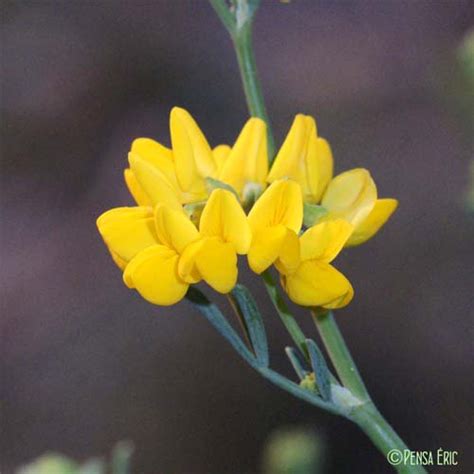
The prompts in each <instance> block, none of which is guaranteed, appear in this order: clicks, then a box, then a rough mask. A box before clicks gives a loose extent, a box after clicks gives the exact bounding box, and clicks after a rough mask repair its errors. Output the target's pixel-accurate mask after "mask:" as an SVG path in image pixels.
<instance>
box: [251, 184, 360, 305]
mask: <svg viewBox="0 0 474 474" xmlns="http://www.w3.org/2000/svg"><path fill="white" fill-rule="evenodd" d="M248 219H249V224H250V227H251V229H252V244H251V246H250V250H249V253H248V261H249V265H250V268H251V269H252V270H253V271H254V272H256V273H261V272H263V271H264V270H266V269H267V268H268V267H269V266H270V265H272V264H274V265H275V266H276V268H277V269H278V271H279V272H280V274H281V281H282V286H283V287H284V288H285V290H286V292H287V293H288V296H289V297H290V299H291V300H292V301H294V302H295V303H298V304H300V305H303V306H322V307H325V308H340V307H342V306H345V305H346V304H348V303H349V302H350V300H351V299H352V296H353V294H354V292H353V289H352V286H351V284H350V283H349V281H348V280H347V279H346V278H345V277H344V275H342V274H341V273H340V272H338V271H337V270H336V269H335V268H334V267H333V266H332V265H330V262H331V261H332V260H333V259H334V258H335V257H336V256H337V254H338V253H339V252H340V250H341V249H342V247H343V246H344V244H345V243H346V241H347V239H348V238H349V236H350V235H351V233H352V231H353V226H352V225H351V224H349V223H348V222H346V221H345V220H342V219H333V220H331V221H328V222H323V223H320V224H318V225H316V226H313V227H311V228H310V229H308V230H307V231H306V232H305V233H304V234H303V235H302V236H301V237H298V233H299V232H300V230H301V226H302V222H303V198H302V193H301V187H300V186H299V184H298V183H296V182H295V181H292V180H276V181H274V182H273V183H272V184H271V185H270V187H269V188H268V189H267V190H266V191H265V192H264V193H263V195H262V196H261V197H260V198H259V199H258V200H257V202H256V203H255V205H254V207H253V208H252V210H251V211H250V213H249V216H248Z"/></svg>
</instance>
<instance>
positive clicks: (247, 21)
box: [209, 0, 275, 164]
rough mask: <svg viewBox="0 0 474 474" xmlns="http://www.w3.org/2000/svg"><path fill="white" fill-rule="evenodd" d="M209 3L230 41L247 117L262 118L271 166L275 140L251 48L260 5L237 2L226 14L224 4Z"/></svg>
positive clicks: (221, 0) (220, 1)
mask: <svg viewBox="0 0 474 474" xmlns="http://www.w3.org/2000/svg"><path fill="white" fill-rule="evenodd" d="M209 2H210V4H211V6H212V7H213V8H214V10H215V12H216V13H217V16H218V17H219V18H220V20H221V21H222V23H223V24H224V26H225V27H226V29H227V31H228V32H229V34H230V37H231V38H232V42H233V45H234V49H235V52H236V55H237V61H238V63H239V71H240V77H241V79H242V84H243V87H244V93H245V99H246V102H247V107H248V110H249V112H250V115H251V116H253V117H259V118H261V119H262V120H263V121H264V122H265V123H266V124H267V141H268V161H269V163H270V164H271V162H272V161H273V158H274V156H275V140H274V138H273V133H272V128H271V124H270V120H269V118H268V114H267V110H266V107H265V101H264V100H263V93H262V86H261V84H260V80H259V78H258V73H257V64H256V61H255V54H254V51H253V46H252V24H253V19H254V17H255V13H256V11H257V8H258V4H259V1H258V0H236V1H235V2H234V10H235V11H231V10H229V7H228V5H227V3H226V2H225V0H209ZM250 3H252V5H250Z"/></svg>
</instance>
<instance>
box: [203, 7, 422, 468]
mask: <svg viewBox="0 0 474 474" xmlns="http://www.w3.org/2000/svg"><path fill="white" fill-rule="evenodd" d="M210 2H211V5H212V6H213V7H214V9H215V10H216V12H217V14H218V15H219V18H220V19H221V21H222V23H223V24H224V25H225V27H226V28H227V30H228V31H229V33H230V35H231V37H232V41H233V43H234V48H235V51H236V54H237V59H238V63H239V68H240V75H241V79H242V83H243V87H244V92H245V98H246V101H247V106H248V109H249V112H250V114H251V115H253V116H256V117H260V118H261V119H263V120H264V121H265V122H266V124H267V133H268V153H269V162H270V164H271V162H272V161H273V158H274V155H275V145H274V139H273V134H272V130H271V126H270V121H269V119H268V115H267V111H266V108H265V103H264V100H263V94H262V89H261V85H260V82H259V80H258V76H257V67H256V62H255V55H254V52H253V47H252V21H253V18H254V15H255V12H256V10H257V8H258V4H259V1H258V0H234V6H236V10H235V16H234V14H233V13H232V12H231V11H230V10H229V9H228V7H227V4H226V2H225V1H224V0H210ZM250 7H251V8H250ZM263 280H264V283H265V286H266V289H267V291H268V293H269V295H270V298H271V300H272V302H273V304H274V306H275V308H276V310H277V312H278V314H279V316H280V318H281V320H282V321H283V324H284V325H285V327H286V329H287V331H288V332H289V334H290V336H291V337H292V338H293V340H294V342H295V343H296V345H297V347H298V348H299V349H300V350H301V351H302V353H303V354H304V355H305V357H306V358H308V352H307V348H306V342H305V336H304V334H303V332H302V331H301V329H300V327H299V326H298V324H297V322H296V320H295V318H294V317H293V315H292V314H291V313H290V311H289V310H288V307H287V305H286V303H285V301H284V300H283V299H282V297H281V295H280V293H279V290H278V288H277V286H276V284H275V282H274V281H273V278H272V277H271V275H270V273H269V272H268V271H266V272H264V274H263ZM313 317H314V320H315V323H316V326H317V328H318V329H319V332H320V334H321V337H322V339H323V342H324V344H325V346H326V349H327V351H328V353H329V356H330V358H331V360H332V362H333V364H334V366H335V368H336V370H337V372H338V374H339V377H340V378H341V381H342V382H343V384H344V385H345V386H346V388H342V387H339V388H340V389H341V390H346V389H347V392H348V394H349V397H348V399H349V400H351V402H355V404H354V405H350V406H346V408H348V409H349V411H348V412H347V413H344V414H345V415H346V416H348V417H349V418H350V419H351V420H352V421H354V422H355V423H357V425H358V426H359V427H360V428H361V429H362V430H363V431H364V432H365V433H366V434H367V436H368V437H369V438H370V439H371V440H372V442H373V443H374V444H375V446H376V447H377V448H378V449H379V450H380V451H381V452H382V453H383V454H384V455H385V456H387V454H388V452H390V450H392V449H396V450H399V451H401V453H402V454H403V453H404V450H406V449H408V448H407V447H406V445H405V444H404V443H403V441H402V440H401V438H400V437H399V436H398V435H397V434H396V433H395V431H394V430H393V429H392V427H391V426H390V425H389V424H388V423H387V421H386V420H385V419H384V418H383V417H382V415H381V414H380V413H379V412H378V410H377V409H376V407H375V405H374V404H373V402H372V401H371V399H370V396H369V394H368V392H367V389H366V387H365V385H364V382H363V381H362V378H361V376H360V374H359V372H358V370H357V367H356V365H355V363H354V361H353V359H352V357H351V354H350V352H349V349H348V348H347V346H346V344H345V342H344V339H343V337H342V334H341V333H340V331H339V329H338V327H337V324H336V322H335V321H334V318H333V316H332V314H326V315H319V316H317V315H316V314H314V315H313ZM226 330H227V328H226ZM234 339H235V338H230V342H231V343H232V344H233V345H234V346H235V347H236V348H237V349H239V350H241V352H242V355H243V356H244V357H246V358H247V360H248V361H249V363H250V364H251V365H253V366H254V367H255V362H254V361H253V359H252V357H248V355H247V353H246V352H248V350H247V348H245V350H243V349H241V348H240V345H239V344H237V342H236V341H234ZM257 370H259V372H260V373H261V374H262V375H264V376H265V377H266V378H268V379H270V380H272V381H273V382H274V383H276V384H277V385H279V386H281V387H282V388H285V389H286V390H288V391H289V392H291V393H293V395H295V396H298V397H300V398H303V399H306V401H308V402H310V403H313V404H316V405H318V406H320V407H321V408H324V409H326V410H328V411H333V413H336V414H343V412H341V411H339V410H341V409H342V408H343V406H344V402H342V401H340V402H339V404H337V405H332V404H328V403H327V402H323V401H322V400H319V399H317V400H316V399H312V397H311V395H310V394H309V393H308V392H306V391H301V389H300V387H298V386H297V385H296V384H288V383H287V381H286V380H285V379H284V378H283V377H281V376H280V375H279V374H276V373H274V372H273V371H271V370H270V369H266V368H264V369H262V368H260V369H257ZM331 407H332V410H331ZM395 468H396V470H397V472H399V473H403V474H408V473H417V474H420V473H425V472H426V471H425V470H424V469H423V468H422V467H421V466H405V465H402V464H400V465H399V466H396V467H395Z"/></svg>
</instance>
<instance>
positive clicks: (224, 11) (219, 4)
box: [209, 0, 235, 36]
mask: <svg viewBox="0 0 474 474" xmlns="http://www.w3.org/2000/svg"><path fill="white" fill-rule="evenodd" d="M209 3H210V4H211V6H212V8H214V10H215V12H216V13H217V16H218V17H219V18H220V20H221V21H222V23H223V25H224V26H225V27H226V28H227V31H228V32H229V34H230V35H231V36H232V35H233V34H234V30H235V18H234V15H232V13H231V12H230V10H229V7H228V6H227V5H226V2H225V1H224V0H209Z"/></svg>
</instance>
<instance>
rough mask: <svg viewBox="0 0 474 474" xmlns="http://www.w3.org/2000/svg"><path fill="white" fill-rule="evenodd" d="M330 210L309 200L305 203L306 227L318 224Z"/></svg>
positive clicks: (304, 220) (304, 218)
mask: <svg viewBox="0 0 474 474" xmlns="http://www.w3.org/2000/svg"><path fill="white" fill-rule="evenodd" d="M327 213H328V210H327V209H326V208H325V207H323V206H319V205H318V204H309V203H307V202H305V203H304V205H303V225H304V226H305V227H312V226H313V225H315V224H317V223H318V222H319V221H320V220H321V219H322V218H323V217H324V216H325V215H326V214H327Z"/></svg>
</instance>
